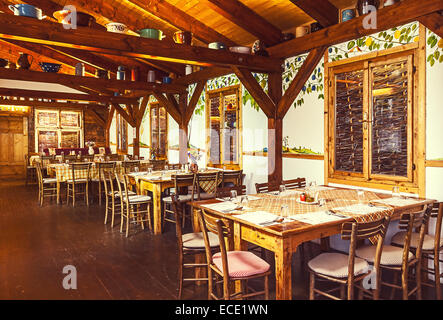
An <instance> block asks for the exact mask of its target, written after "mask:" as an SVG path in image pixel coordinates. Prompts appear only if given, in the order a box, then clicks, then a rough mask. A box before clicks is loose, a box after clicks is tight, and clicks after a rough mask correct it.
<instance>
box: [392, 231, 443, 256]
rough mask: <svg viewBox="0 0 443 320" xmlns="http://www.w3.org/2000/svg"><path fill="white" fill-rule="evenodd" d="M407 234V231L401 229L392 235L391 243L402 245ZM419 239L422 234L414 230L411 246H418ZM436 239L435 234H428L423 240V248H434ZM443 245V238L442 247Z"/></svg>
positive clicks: (442, 240)
mask: <svg viewBox="0 0 443 320" xmlns="http://www.w3.org/2000/svg"><path fill="white" fill-rule="evenodd" d="M405 236H406V232H405V231H400V232H398V233H396V234H395V235H394V236H393V237H392V239H391V243H393V244H396V245H399V246H402V245H403V244H404V243H405ZM419 239H420V234H419V233H417V232H413V233H412V236H411V248H414V249H416V248H417V246H418V241H419ZM434 241H435V237H434V236H431V235H429V234H426V235H425V238H424V240H423V250H427V251H429V250H434ZM442 246H443V238H442V239H441V240H440V247H442Z"/></svg>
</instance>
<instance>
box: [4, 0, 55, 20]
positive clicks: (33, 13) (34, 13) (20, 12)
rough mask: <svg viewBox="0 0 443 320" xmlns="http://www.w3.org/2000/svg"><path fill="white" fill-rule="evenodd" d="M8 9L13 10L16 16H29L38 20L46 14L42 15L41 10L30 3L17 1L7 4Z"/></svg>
mask: <svg viewBox="0 0 443 320" xmlns="http://www.w3.org/2000/svg"><path fill="white" fill-rule="evenodd" d="M8 7H9V9H10V10H11V11H12V12H14V15H16V16H23V17H30V18H35V19H38V20H42V19H44V18H46V16H43V15H42V10H41V9H39V8H37V7H34V6H31V5H30V4H25V3H19V4H14V5H12V4H11V5H9V6H8Z"/></svg>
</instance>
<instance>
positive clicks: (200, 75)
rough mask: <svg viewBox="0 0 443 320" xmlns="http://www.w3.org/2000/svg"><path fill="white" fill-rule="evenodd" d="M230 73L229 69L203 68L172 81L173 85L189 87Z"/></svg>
mask: <svg viewBox="0 0 443 320" xmlns="http://www.w3.org/2000/svg"><path fill="white" fill-rule="evenodd" d="M230 73H232V69H231V68H219V67H212V68H204V69H203V70H200V71H196V72H193V73H191V74H188V75H186V76H183V77H179V78H178V79H177V80H174V83H175V84H181V85H190V84H193V83H197V82H200V81H207V80H209V79H214V78H218V77H221V76H224V75H227V74H230Z"/></svg>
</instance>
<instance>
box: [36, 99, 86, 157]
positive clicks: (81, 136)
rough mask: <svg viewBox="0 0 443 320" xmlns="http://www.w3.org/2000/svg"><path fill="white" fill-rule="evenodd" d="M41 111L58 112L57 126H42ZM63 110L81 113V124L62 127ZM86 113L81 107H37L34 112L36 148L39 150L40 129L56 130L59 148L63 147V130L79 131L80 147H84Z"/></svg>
mask: <svg viewBox="0 0 443 320" xmlns="http://www.w3.org/2000/svg"><path fill="white" fill-rule="evenodd" d="M40 112H53V113H57V126H40V125H39V124H38V115H39V113H40ZM63 112H72V113H78V114H79V117H80V118H79V126H78V127H62V123H61V115H62V113H63ZM83 121H84V114H83V110H79V109H64V108H51V109H49V108H38V107H36V108H35V112H34V124H35V125H34V142H35V150H36V151H37V152H38V150H39V145H38V138H39V132H40V131H56V132H57V141H58V144H57V148H62V147H61V143H62V132H78V133H79V148H83V147H84V143H85V142H84V126H83Z"/></svg>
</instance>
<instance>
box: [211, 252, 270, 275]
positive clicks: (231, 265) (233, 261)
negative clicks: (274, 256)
mask: <svg viewBox="0 0 443 320" xmlns="http://www.w3.org/2000/svg"><path fill="white" fill-rule="evenodd" d="M227 256H228V270H229V277H230V278H243V277H250V276H253V275H256V274H261V273H264V272H266V271H268V270H269V268H270V266H269V264H268V263H267V262H266V261H264V260H263V259H261V258H260V257H257V256H256V255H255V254H253V253H252V252H249V251H228V252H227ZM212 260H213V262H214V264H215V265H216V266H217V268H219V269H220V270H221V271H223V265H222V259H221V253H220V252H218V253H216V254H214V255H213V256H212Z"/></svg>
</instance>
